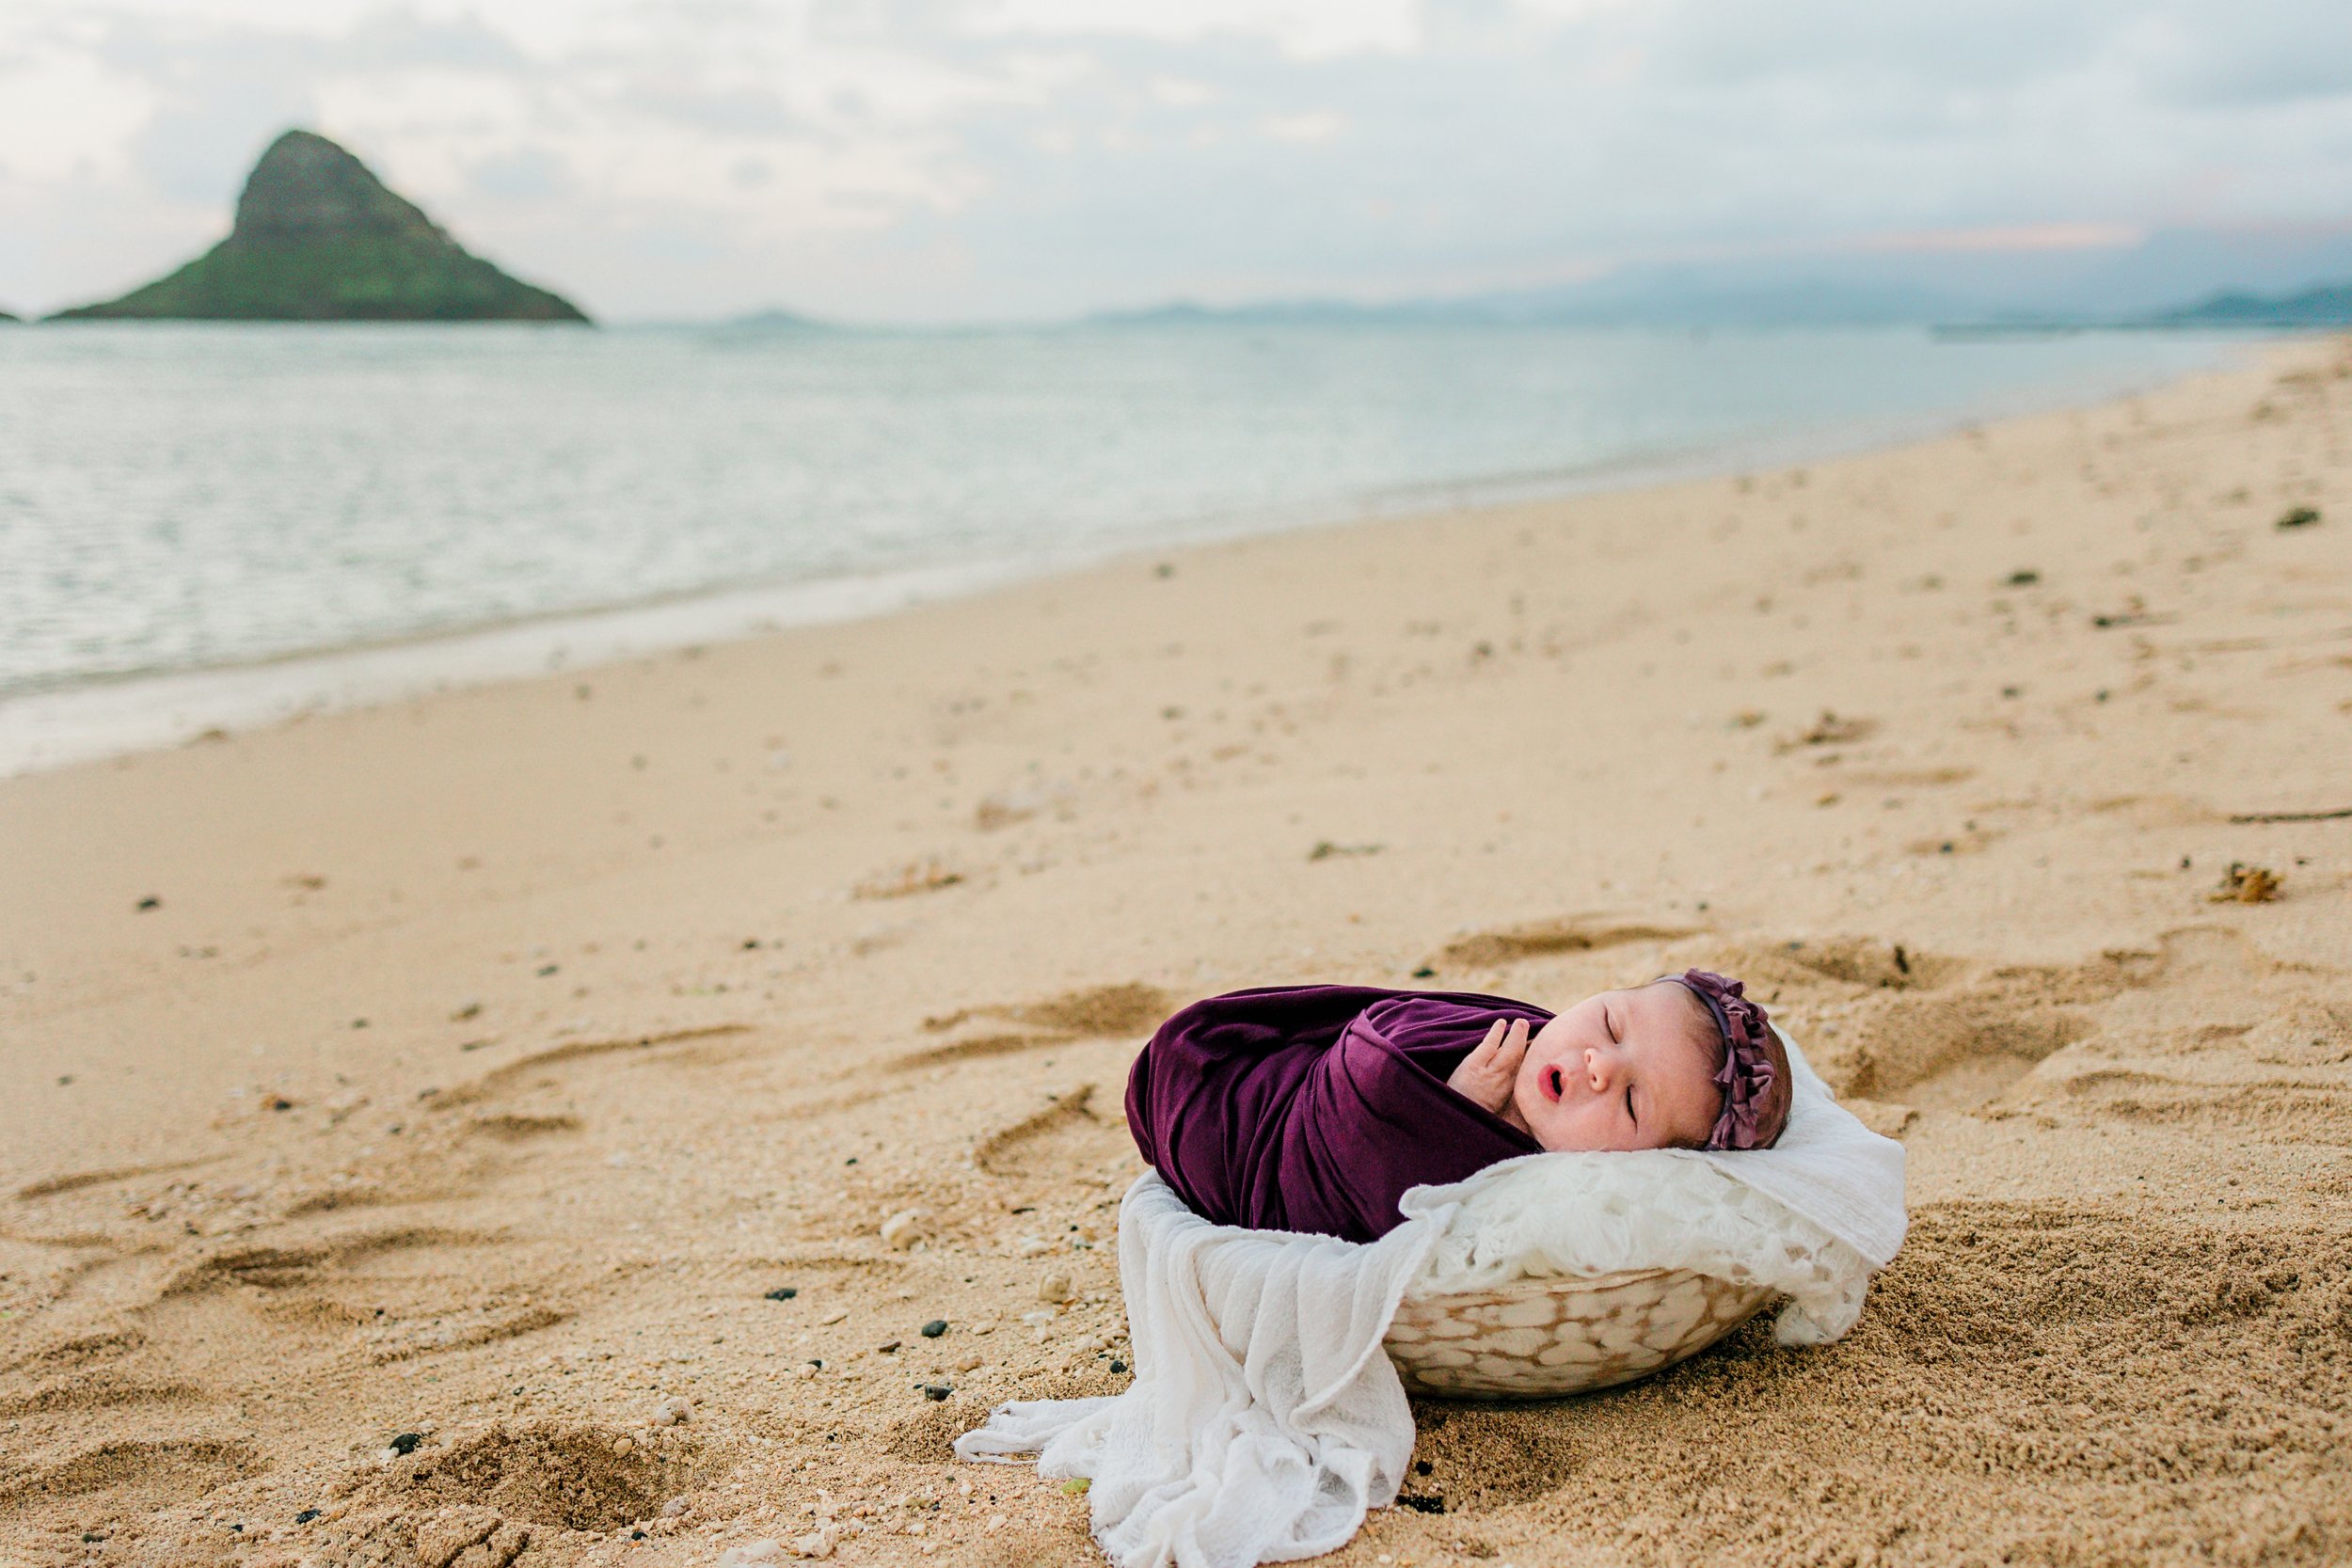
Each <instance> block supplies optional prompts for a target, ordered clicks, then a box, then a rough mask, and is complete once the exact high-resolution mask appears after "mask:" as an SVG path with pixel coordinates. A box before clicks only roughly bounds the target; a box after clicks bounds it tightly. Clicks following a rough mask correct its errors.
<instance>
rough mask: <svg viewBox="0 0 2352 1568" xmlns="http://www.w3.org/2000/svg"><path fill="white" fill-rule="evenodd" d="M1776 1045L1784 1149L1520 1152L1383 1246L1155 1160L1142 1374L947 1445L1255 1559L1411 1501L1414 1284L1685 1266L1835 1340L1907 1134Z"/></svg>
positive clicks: (1164, 1552) (1139, 1252) (1204, 1559)
mask: <svg viewBox="0 0 2352 1568" xmlns="http://www.w3.org/2000/svg"><path fill="white" fill-rule="evenodd" d="M1781 1039H1782V1041H1783V1043H1784V1044H1786V1045H1787V1046H1788V1055H1789V1060H1790V1062H1791V1063H1792V1065H1793V1066H1794V1067H1795V1069H1796V1071H1795V1080H1796V1082H1795V1095H1794V1098H1793V1100H1792V1101H1791V1103H1790V1107H1789V1114H1788V1130H1787V1131H1786V1132H1783V1133H1782V1135H1781V1139H1780V1142H1779V1143H1778V1144H1776V1145H1775V1146H1774V1147H1773V1148H1770V1149H1756V1150H1749V1151H1745V1152H1741V1153H1737V1154H1703V1153H1693V1152H1691V1151H1688V1150H1667V1149H1659V1150H1651V1151H1645V1152H1643V1153H1637V1154H1537V1155H1530V1156H1528V1157H1527V1158H1525V1159H1520V1160H1511V1161H1506V1162H1504V1163H1503V1164H1499V1165H1492V1166H1489V1167H1488V1168H1487V1169H1486V1170H1483V1171H1481V1172H1479V1173H1478V1174H1477V1175H1476V1176H1473V1177H1471V1178H1470V1180H1467V1181H1461V1182H1456V1183H1454V1185H1451V1186H1446V1187H1416V1188H1414V1189H1413V1190H1412V1191H1411V1192H1408V1193H1406V1195H1405V1198H1404V1202H1403V1204H1402V1206H1401V1207H1402V1208H1403V1210H1404V1212H1405V1214H1406V1223H1405V1224H1403V1225H1401V1226H1399V1227H1397V1228H1396V1229H1394V1230H1391V1232H1389V1234H1388V1235H1386V1236H1384V1237H1382V1238H1381V1239H1380V1240H1379V1241H1377V1242H1375V1243H1372V1244H1370V1245H1368V1246H1366V1245H1359V1244H1357V1243H1350V1242H1342V1241H1337V1240H1334V1239H1332V1238H1330V1237H1327V1236H1302V1235H1296V1234H1293V1233H1290V1232H1286V1231H1270V1230H1244V1229H1238V1228H1235V1227H1228V1226H1215V1225H1211V1224H1209V1223H1208V1222H1207V1221H1206V1220H1203V1219H1201V1218H1200V1216H1199V1215H1197V1214H1195V1213H1193V1212H1191V1211H1190V1210H1188V1209H1186V1208H1185V1207H1184V1201H1183V1200H1182V1199H1181V1198H1179V1197H1178V1196H1176V1194H1175V1193H1174V1191H1173V1190H1172V1189H1170V1188H1169V1187H1168V1184H1167V1183H1166V1182H1164V1181H1162V1180H1160V1178H1159V1177H1158V1176H1157V1175H1156V1174H1154V1173H1147V1174H1146V1175H1145V1176H1144V1177H1143V1178H1142V1179H1141V1180H1138V1181H1137V1182H1136V1184H1135V1185H1134V1186H1133V1187H1131V1188H1130V1189H1128V1192H1127V1196H1126V1199H1125V1201H1123V1202H1122V1203H1121V1204H1120V1218H1119V1266H1120V1285H1121V1288H1122V1290H1123V1291H1124V1292H1125V1295H1126V1305H1127V1330H1128V1339H1129V1342H1130V1344H1131V1345H1132V1346H1133V1347H1134V1355H1135V1363H1136V1378H1135V1382H1134V1383H1133V1384H1132V1385H1131V1386H1129V1387H1128V1389H1127V1390H1126V1392H1124V1393H1122V1394H1120V1395H1118V1396H1116V1397H1113V1398H1106V1399H1090V1400H1033V1401H1014V1402H1010V1403H1008V1404H1003V1405H999V1406H998V1407H997V1408H996V1410H995V1411H994V1412H993V1413H992V1414H991V1415H990V1417H989V1418H988V1421H987V1423H986V1424H985V1425H983V1426H981V1427H979V1428H978V1429H977V1430H975V1431H972V1432H968V1433H964V1434H963V1435H962V1436H961V1437H960V1438H958V1439H957V1440H956V1453H957V1454H958V1456H959V1457H961V1458H963V1459H967V1460H990V1461H995V1462H999V1463H1007V1462H1010V1460H1012V1459H1013V1458H1014V1457H1016V1456H1027V1455H1032V1454H1034V1455H1036V1456H1037V1463H1038V1472H1039V1473H1040V1474H1041V1475H1043V1476H1046V1477H1048V1478H1050V1479H1057V1480H1059V1479H1068V1478H1073V1477H1083V1478H1086V1479H1087V1480H1088V1481H1089V1482H1090V1483H1091V1486H1090V1489H1089V1500H1090V1501H1091V1504H1092V1509H1093V1525H1094V1536H1095V1539H1096V1540H1097V1541H1098V1542H1100V1543H1101V1544H1102V1546H1103V1549H1104V1552H1105V1553H1106V1554H1107V1555H1108V1556H1109V1557H1110V1559H1111V1560H1112V1561H1113V1562H1115V1563H1117V1564H1119V1568H1255V1565H1256V1564H1258V1563H1261V1562H1277V1561H1287V1560H1293V1559H1296V1558H1303V1557H1314V1556H1318V1555H1320V1554H1321V1553H1324V1552H1327V1551H1331V1550H1334V1549H1335V1548H1337V1547H1339V1546H1341V1545H1343V1544H1345V1543H1346V1542H1347V1541H1348V1539H1349V1538H1350V1537H1352V1536H1353V1535H1354V1534H1355V1533H1356V1530H1357V1528H1359V1526H1360V1525H1361V1524H1362V1523H1363V1517H1364V1513H1365V1512H1366V1510H1367V1509H1370V1508H1375V1507H1385V1506H1387V1505H1388V1504H1390V1503H1391V1502H1393V1501H1394V1500H1395V1499H1396V1494H1397V1489H1398V1487H1399V1486H1401V1485H1402V1484H1403V1482H1404V1477H1405V1465H1406V1463H1407V1462H1408V1461H1409V1460H1410V1458H1411V1457H1412V1451H1413V1419H1412V1412H1411V1408H1410V1407H1409V1406H1408V1405H1407V1403H1406V1399H1405V1389H1404V1386H1403V1384H1402V1383H1401V1382H1400V1381H1399V1380H1398V1378H1397V1373H1396V1369H1395V1367H1394V1366H1393V1365H1392V1364H1391V1362H1390V1360H1389V1358H1388V1356H1387V1355H1386V1354H1384V1353H1383V1352H1382V1351H1381V1349H1380V1342H1381V1340H1382V1338H1384V1337H1385V1336H1386V1335H1387V1333H1388V1328H1389V1322H1390V1319H1391V1317H1392V1316H1394V1314H1395V1311H1396V1307H1397V1303H1398V1302H1399V1301H1401V1300H1402V1299H1404V1297H1405V1296H1406V1293H1407V1292H1410V1293H1411V1294H1413V1295H1415V1296H1417V1297H1418V1296H1423V1295H1438V1294H1444V1293H1447V1292H1449V1291H1457V1290H1468V1289H1476V1288H1479V1287H1482V1286H1488V1285H1492V1284H1495V1283H1499V1282H1501V1281H1502V1280H1505V1279H1508V1278H1512V1277H1516V1276H1518V1275H1552V1274H1571V1275H1597V1274H1612V1273H1616V1272H1618V1271H1621V1270H1627V1269H1650V1268H1689V1269H1696V1270H1699V1271H1701V1272H1704V1273H1708V1274H1715V1275H1724V1276H1725V1277H1730V1278H1736V1279H1748V1280H1754V1281H1756V1282H1757V1283H1760V1284H1765V1285H1770V1286H1771V1287H1772V1288H1773V1289H1774V1290H1776V1291H1782V1292H1784V1293H1786V1294H1787V1295H1788V1298H1789V1302H1788V1307H1785V1308H1784V1309H1783V1311H1782V1313H1781V1315H1780V1318H1779V1320H1778V1323H1777V1325H1776V1328H1777V1334H1778V1337H1779V1338H1780V1339H1781V1341H1782V1342H1783V1343H1787V1344H1815V1343H1822V1342H1826V1341H1828V1340H1832V1339H1836V1338H1838V1337H1839V1336H1841V1335H1843V1334H1844V1333H1845V1332H1846V1331H1847V1330H1848V1329H1850V1328H1851V1327H1852V1326H1853V1323H1854V1319H1855V1317H1856V1316H1857V1315H1858V1314H1859V1313H1860V1311H1861V1307H1862V1298H1863V1293H1864V1291H1866V1290H1867V1286H1868V1282H1869V1276H1870V1275H1871V1273H1873V1272H1874V1271H1876V1270H1878V1269H1881V1268H1883V1267H1884V1266H1885V1265H1886V1264H1887V1262H1888V1261H1889V1260H1891V1259H1893V1257H1894V1256H1895V1250H1896V1248H1897V1247H1898V1246H1899V1245H1900V1244H1901V1243H1902V1236H1903V1230H1904V1227H1905V1216H1904V1210H1903V1151H1902V1146H1901V1145H1899V1144H1898V1143H1895V1142H1894V1141H1893V1140H1891V1139H1887V1138H1882V1137H1879V1136H1878V1135H1877V1134H1875V1133H1873V1132H1870V1131H1869V1130H1868V1129H1867V1128H1865V1127H1864V1126H1863V1125H1862V1124H1861V1123H1860V1122H1859V1121H1857V1120H1856V1119H1855V1118H1854V1117H1853V1116H1852V1114H1851V1112H1848V1111H1846V1110H1845V1109H1843V1108H1842V1107H1840V1106H1839V1105H1838V1104H1837V1103H1836V1101H1835V1100H1833V1099H1832V1098H1831V1097H1830V1093H1829V1088H1828V1086H1827V1085H1824V1084H1823V1083H1822V1082H1821V1080H1820V1077H1819V1076H1817V1075H1816V1074H1815V1073H1814V1071H1813V1069H1812V1068H1811V1066H1810V1065H1809V1064H1807V1063H1806V1062H1805V1060H1804V1055H1803V1053H1800V1052H1799V1051H1798V1049H1797V1047H1796V1043H1795V1042H1794V1041H1793V1040H1790V1039H1789V1038H1788V1036H1787V1035H1785V1034H1784V1035H1782V1036H1781Z"/></svg>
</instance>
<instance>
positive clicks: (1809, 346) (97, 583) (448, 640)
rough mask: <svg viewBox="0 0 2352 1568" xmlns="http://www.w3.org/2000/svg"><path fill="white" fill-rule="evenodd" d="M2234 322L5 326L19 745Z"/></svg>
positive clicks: (2064, 361) (483, 667)
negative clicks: (2031, 325) (1968, 328)
mask: <svg viewBox="0 0 2352 1568" xmlns="http://www.w3.org/2000/svg"><path fill="white" fill-rule="evenodd" d="M2242 341H2243V340H2232V339H2224V338H2216V337H2199V336H2189V335H2174V334H2113V333H2109V334H2084V335H2077V336H2065V337H2040V338H2036V337H2018V338H2006V339H1997V338H1996V339H1947V338H1941V337H1938V336H1936V335H1933V334H1931V333H1928V332H1925V331H1921V330H1917V329H1885V330H1845V331H1831V330H1780V331H1707V332H1693V331H1682V330H1654V329H1583V328H1576V329H1571V328H1550V327H1525V326H1509V327H1505V326H1437V325H1239V324H1222V323H1214V322H1211V323H1184V324H1171V325H1102V326H1069V327H1051V328H1024V329H1012V328H1004V329H989V330H980V329H972V330H959V331H924V332H914V331H908V332H888V331H830V330H805V329H795V328H771V327H759V326H748V325H747V326H678V327H652V326H646V327H620V328H608V329H603V330H596V331H587V330H579V329H567V328H548V327H509V326H453V327H437V326H381V327H377V326H327V327H320V326H255V325H196V324H187V325H178V324H174V325H160V324H120V325H94V324H93V325H50V326H26V327H11V328H6V329H0V772H9V771H21V770H24V769H25V768H40V767H48V766H56V765H57V764H60V763H64V762H68V761H72V760H76V759H79V758H84V757H88V756H93V755H101V754H104V753H106V752H117V751H123V750H129V749H134V748H136V747H143V746H152V745H160V744H167V743H169V742H172V741H174V740H178V739H183V738H185V737H187V736H191V735H194V734H198V733H200V732H201V731H202V730H204V729H207V728H211V727H216V726H226V727H236V726H239V725H243V724H249V723H254V722H260V721H266V720H268V719H271V718H274V717H278V716H281V715H284V714H288V713H292V712H296V711H301V710H303V709H308V708H320V707H332V706H337V705H345V704H349V703H354V702H365V701H373V700H380V699H383V698H387V697H393V696H398V695H402V694H405V693H407V692H411V691H415V690H420V689H429V688H431V687H434V686H437V685H446V684H452V683H457V682H465V681H472V680H483V679H491V678H497V677H500V676H504V675H512V674H518V673H527V672H530V671H535V670H541V669H547V668H550V667H560V666H564V665H572V664H580V663H586V662H593V661H595V660H596V659H600V658H607V657H619V656H622V655H626V654H629V653H636V652H644V651H648V650H650V649H654V648H659V647H665V646H675V645H678V644H681V643H686V642H692V641H706V640H709V639H714V638H720V637H726V636H734V635H740V634H742V633H745V632H748V631H753V630H756V629H759V628H762V627H766V626H781V625H788V624H793V623H796V622H807V621H815V620H822V619H828V618H837V617H842V616H848V615H858V614H869V613H876V612H881V611H884V610H889V609H892V608H895V607H898V606H901V605H905V604H908V603H912V602H916V601H918V600H920V599H923V598H927V597H933V596H937V595H940V594H954V593H961V592H970V591H972V590H974V589H976V588H978V587H982V586H985V585H987V584H990V583H993V582H1001V581H1004V580H1008V579H1009V578H1017V577H1021V576H1025V575H1030V574H1035V573H1040V572H1046V571H1052V570H1056V569H1058V568H1062V567H1067V566H1070V565H1074V564H1078V563H1082V562H1087V561H1090V560H1095V559H1100V558H1103V557H1106V556H1110V555H1114V554H1118V553H1121V552H1131V551H1139V550H1147V549H1152V548H1157V547H1164V546H1175V545H1179V544H1183V543H1186V542H1192V541H1199V540H1205V539H1210V538H1216V537H1221V536H1232V535H1235V534H1243V533H1250V532H1260V531H1272V530H1278V529H1286V528H1295V527H1302V526H1311V525H1317V524H1327V523H1335V522H1342V521H1346V520H1349V519H1354V518H1360V517H1366V516H1375V515H1391V514H1397V513H1406V512H1413V511H1422V510H1428V509H1432V508H1437V507H1441V506H1453V505H1458V504H1465V503H1474V502H1478V501H1482V500H1492V499H1517V498H1525V497H1535V496H1542V495H1548V494H1565V493H1569V492H1573V491H1577V490H1581V489H1592V488H1597V487H1601V486H1607V485H1613V484H1618V483H1634V482H1638V481H1641V480H1645V479H1649V478H1654V477H1665V476H1672V475H1677V474H1682V473H1691V472H1702V471H1707V470H1710V469H1725V468H1734V467H1746V466H1751V465H1756V464H1762V463H1768V462H1777V461H1789V460H1797V459H1803V458H1807V457H1813V456H1820V455H1826V454H1829V453H1832V452H1836V451H1848V450H1853V449H1856V448H1860V447H1864V446H1868V445H1873V444H1878V443H1882V442H1885V441H1888V440H1893V439H1899V438H1903V437H1906V436H1918V435H1927V434H1931V433H1933V432H1935V431H1938V430H1941V429H1947V428H1949V427H1951V426H1953V425H1956V424H1959V423H1962V422H1965V421H1968V420H1982V419H1987V418H1994V417H1998V416H2000V415H2004V414H2009V413H2015V412H2021V411H2026V410H2029V409H2032V408H2037V407H2046V406H2052V405H2056V404H2065V403H2072V402H2082V401H2090V400H2095V399H2100V398H2106V397H2110V396H2115V395H2119V394H2122V393H2123V392H2126V391H2130V390H2133V389H2137V388H2146V387H2150V386H2153V385H2155V384H2157V383H2159V382H2162V381H2164V380H2167V379H2169V378H2170V377H2173V376H2176V375H2178V374H2180V373H2182V372H2186V371H2191V370H2195V369H2199V368H2201V367H2205V366H2209V365H2213V364H2215V363H2217V362H2219V361H2220V360H2221V359H2222V358H2223V357H2224V356H2226V355H2228V354H2229V353H2230V352H2231V349H2232V346H2233V344H2234V343H2237V342H2242Z"/></svg>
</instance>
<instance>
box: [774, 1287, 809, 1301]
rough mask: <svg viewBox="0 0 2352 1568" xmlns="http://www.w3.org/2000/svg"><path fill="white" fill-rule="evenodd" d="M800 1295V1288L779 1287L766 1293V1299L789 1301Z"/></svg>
mask: <svg viewBox="0 0 2352 1568" xmlns="http://www.w3.org/2000/svg"><path fill="white" fill-rule="evenodd" d="M800 1293H801V1288H800V1287H799V1286H798V1285H779V1286H777V1287H776V1288H775V1289H774V1290H772V1291H769V1292H768V1299H769V1300H770V1301H790V1300H791V1299H792V1298H793V1297H794V1296H797V1295H799V1294H800Z"/></svg>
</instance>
